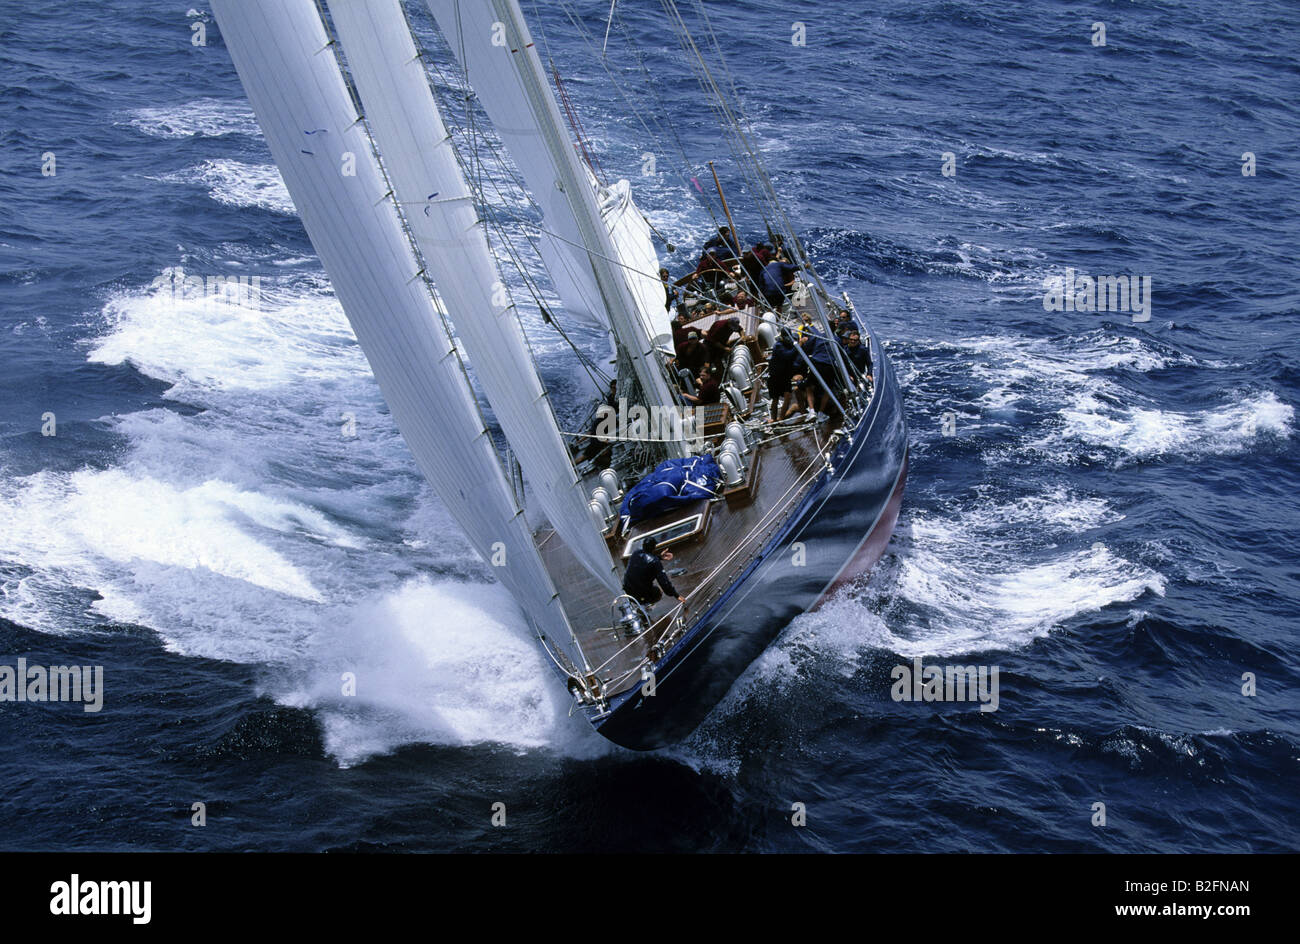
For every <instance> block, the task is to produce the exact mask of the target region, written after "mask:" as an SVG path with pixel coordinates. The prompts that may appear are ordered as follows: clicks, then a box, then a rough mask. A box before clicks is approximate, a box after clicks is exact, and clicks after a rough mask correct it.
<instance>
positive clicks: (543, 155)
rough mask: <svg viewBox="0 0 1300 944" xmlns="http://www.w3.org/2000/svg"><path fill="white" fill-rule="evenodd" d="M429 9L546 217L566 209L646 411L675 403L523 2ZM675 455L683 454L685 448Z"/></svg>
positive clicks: (434, 3) (448, 3)
mask: <svg viewBox="0 0 1300 944" xmlns="http://www.w3.org/2000/svg"><path fill="white" fill-rule="evenodd" d="M426 3H427V4H428V7H429V10H430V12H432V13H433V16H434V18H435V19H436V20H437V21H438V27H439V29H441V30H442V32H443V35H444V36H445V37H446V38H447V41H448V43H449V45H450V46H451V48H452V51H453V52H454V53H455V54H456V56H457V58H459V59H460V63H461V66H462V67H463V68H464V69H465V72H466V73H467V75H468V79H469V83H470V85H471V86H472V87H473V89H474V91H475V93H476V94H477V95H478V98H479V101H480V102H481V103H482V104H483V107H484V109H485V110H486V111H487V113H488V116H489V117H490V118H491V119H492V123H493V125H494V126H495V127H496V129H497V131H498V133H499V134H501V136H502V140H503V141H505V144H506V147H507V148H508V149H509V150H510V153H511V155H512V156H513V157H514V158H515V162H516V163H517V164H519V165H520V168H521V169H522V170H524V172H525V174H527V175H528V180H529V187H530V188H531V189H532V190H533V197H534V199H536V200H539V201H542V202H543V212H546V206H548V205H550V206H554V205H556V204H557V203H559V202H563V203H564V204H566V205H567V208H568V215H569V216H570V217H571V218H572V220H573V222H574V224H575V226H576V228H577V234H578V242H579V243H580V244H581V245H582V247H583V248H584V249H585V251H586V254H587V258H588V260H589V261H590V264H591V268H592V272H593V274H594V275H595V279H596V285H597V288H598V289H599V292H600V297H601V301H602V303H603V304H604V306H605V309H606V311H607V312H608V314H609V326H610V328H611V329H612V330H613V332H614V336H615V338H616V340H617V342H618V345H619V347H620V349H621V350H622V352H623V353H624V354H625V355H626V356H627V357H628V358H629V360H630V363H631V366H632V369H633V371H634V372H635V374H636V378H637V381H638V382H639V384H640V386H641V390H642V393H643V394H644V396H645V399H646V403H647V405H650V406H668V405H670V404H672V403H673V402H674V400H673V397H672V394H671V393H670V392H669V389H668V383H667V379H666V377H665V376H664V372H663V370H662V369H661V367H660V362H659V360H658V358H657V357H656V356H655V354H654V353H653V348H654V346H653V340H652V338H651V337H650V335H649V334H648V332H647V331H646V328H645V325H644V320H643V319H642V318H641V316H640V314H639V312H638V310H637V305H636V302H635V301H634V300H633V297H632V293H631V291H630V290H629V286H628V283H627V278H626V276H625V275H624V272H623V267H622V260H621V259H620V258H619V254H618V249H617V248H616V247H615V245H614V242H613V240H612V238H611V236H610V233H609V230H608V229H607V228H606V224H605V221H604V220H603V218H602V217H601V213H600V207H599V205H598V204H597V200H596V194H595V192H594V190H593V188H592V186H591V185H590V182H589V181H590V178H589V176H588V173H587V169H586V167H585V165H583V164H582V162H581V160H580V158H579V157H578V155H577V153H576V151H575V150H574V148H573V145H572V142H571V141H570V140H569V137H568V132H567V130H566V129H565V127H564V122H563V120H562V119H561V117H560V111H559V107H558V106H557V105H556V103H555V97H554V95H552V93H551V89H550V86H549V85H548V84H547V81H546V75H545V73H544V72H543V71H542V65H541V60H540V59H539V58H538V56H537V50H536V49H535V48H534V44H533V40H532V37H531V36H530V35H529V32H528V27H527V25H526V24H525V23H524V19H523V15H522V14H521V13H520V11H519V4H518V3H517V2H515V0H474V2H470V0H426ZM552 223H554V220H553V221H552ZM566 238H567V237H566ZM670 451H672V452H674V453H675V454H680V452H681V447H680V444H675V445H673V446H671V448H670Z"/></svg>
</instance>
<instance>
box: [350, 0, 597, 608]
mask: <svg viewBox="0 0 1300 944" xmlns="http://www.w3.org/2000/svg"><path fill="white" fill-rule="evenodd" d="M329 12H330V17H331V18H332V20H333V23H334V30H335V33H336V35H337V36H338V39H339V42H340V44H341V45H342V47H343V53H344V56H345V57H346V59H347V66H348V71H349V72H350V73H351V75H352V80H353V82H354V84H355V86H356V89H357V92H358V94H359V95H360V97H361V105H362V108H363V109H364V110H365V116H366V122H367V123H368V124H369V126H370V133H371V135H373V137H374V140H375V143H376V144H377V145H378V148H379V154H380V158H381V160H382V161H383V164H384V169H385V171H386V172H387V174H388V180H389V182H390V183H391V184H392V185H393V189H394V191H395V192H396V194H397V198H398V202H399V203H400V205H401V207H402V212H403V215H404V216H405V217H406V220H407V225H408V227H409V229H410V230H411V232H412V234H413V235H414V237H415V242H416V245H417V246H418V247H419V249H420V252H421V254H422V255H423V257H424V263H425V265H426V267H427V268H428V271H429V273H430V274H431V275H432V276H433V279H434V282H435V283H436V285H437V287H438V294H439V295H440V296H441V297H442V299H443V301H444V302H445V303H446V306H447V311H448V313H449V314H450V316H451V320H452V322H453V324H454V325H455V329H456V333H457V335H458V336H459V338H460V340H461V341H462V342H463V343H464V345H465V349H466V351H467V352H468V354H469V360H470V365H471V366H472V367H473V368H474V373H475V375H476V376H477V377H478V379H479V382H480V383H481V384H482V385H483V391H484V393H485V394H486V395H487V398H488V401H489V402H490V403H491V404H492V409H493V411H494V413H495V414H496V418H497V421H498V422H499V423H500V424H501V429H502V431H503V432H504V433H505V435H506V439H507V440H509V442H510V446H511V448H512V449H513V450H514V453H515V456H516V457H517V458H518V460H519V464H520V465H521V466H522V467H523V470H524V474H525V476H526V478H527V480H528V483H529V485H530V486H531V488H532V495H533V497H534V498H535V499H536V501H537V502H538V504H539V505H540V506H541V509H542V511H543V512H544V513H545V514H546V516H547V518H548V519H549V520H550V523H551V526H552V527H554V528H555V531H556V533H557V534H558V535H559V537H560V538H561V539H562V540H563V541H564V542H565V544H567V545H568V546H569V549H570V550H571V551H572V552H573V554H574V556H575V557H576V558H577V559H578V560H579V561H581V562H582V563H583V564H584V565H585V566H586V567H587V569H588V570H590V571H591V572H592V573H593V574H594V575H595V576H596V577H597V579H599V580H601V581H602V582H603V583H604V584H605V585H606V587H608V588H609V590H610V591H611V593H618V592H619V590H618V587H619V579H618V575H617V572H616V571H615V568H614V562H613V558H612V557H611V555H610V552H609V547H608V546H607V545H606V543H605V539H604V538H603V537H602V536H601V534H600V533H599V532H598V531H597V530H596V528H595V526H594V524H593V523H592V519H591V513H590V511H589V510H588V507H587V502H588V501H589V498H588V496H587V495H586V494H585V493H584V492H583V491H582V487H581V481H580V479H579V476H578V473H577V471H576V470H575V469H574V466H573V460H572V458H571V457H570V454H569V450H568V447H567V446H566V445H565V443H564V439H563V437H562V436H561V435H560V431H559V428H558V426H557V424H556V420H555V415H554V413H553V412H552V410H551V406H550V402H549V400H548V399H547V395H546V390H545V388H544V387H543V385H542V382H541V379H540V378H539V377H538V376H537V370H536V367H535V365H534V363H533V359H532V354H531V353H530V351H529V349H528V344H527V340H526V339H525V337H524V332H523V329H522V328H521V327H520V324H519V318H518V315H517V313H516V312H515V310H514V308H513V307H512V306H511V305H510V303H509V300H508V298H507V296H506V293H505V289H504V287H503V285H502V283H501V274H500V272H499V271H498V269H497V265H496V260H495V259H494V258H493V256H492V252H491V249H490V248H489V246H488V241H487V237H486V234H485V232H484V227H483V225H482V224H481V223H480V221H479V214H478V209H477V207H476V206H475V203H474V200H473V194H472V192H471V191H470V188H469V185H468V184H467V183H466V181H465V177H464V173H463V171H462V170H461V167H460V164H459V163H458V162H457V159H456V154H455V151H454V150H453V144H452V141H451V138H450V136H449V135H448V133H447V128H446V126H445V124H444V123H443V120H442V116H441V115H440V114H439V112H438V107H437V104H436V102H435V101H434V97H433V91H432V89H430V87H429V81H428V76H427V74H426V73H425V70H424V63H423V62H422V61H421V59H420V58H419V54H418V52H417V50H416V47H415V42H414V39H413V38H412V36H411V32H410V27H409V24H408V23H407V20H406V16H405V14H404V13H403V12H402V8H401V4H400V0H329Z"/></svg>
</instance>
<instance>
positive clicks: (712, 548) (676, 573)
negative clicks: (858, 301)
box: [536, 296, 865, 695]
mask: <svg viewBox="0 0 1300 944" xmlns="http://www.w3.org/2000/svg"><path fill="white" fill-rule="evenodd" d="M811 304H812V302H811V300H810V298H809V297H807V296H802V297H796V299H795V300H794V301H793V303H792V304H791V305H790V306H789V307H788V308H787V309H786V311H785V312H784V313H783V314H782V317H781V320H782V321H783V322H784V323H785V324H786V325H787V326H789V327H791V328H793V327H795V326H797V324H798V319H799V317H800V316H801V315H802V314H803V312H804V311H805V310H808V311H811V310H812V309H811ZM712 320H713V318H712V317H709V318H706V319H704V321H697V322H696V323H694V324H693V325H692V326H693V327H694V326H699V327H704V326H705V322H709V323H711V322H712ZM745 323H746V324H751V325H752V324H756V323H757V322H756V321H755V320H753V319H752V318H751V319H750V320H749V321H747V322H745ZM864 335H865V332H864ZM744 343H745V344H746V345H747V346H748V347H749V348H750V351H751V353H752V354H753V355H754V357H753V360H754V363H755V365H756V367H757V368H758V370H759V376H757V377H756V379H755V382H754V385H753V387H752V389H751V390H749V391H748V397H747V399H748V404H747V409H746V414H747V415H746V416H744V417H740V419H742V420H745V421H748V422H750V423H753V422H754V420H755V419H763V420H766V416H765V415H764V411H765V410H766V409H767V406H766V404H765V403H762V402H761V399H760V394H761V392H762V391H763V390H764V389H765V388H766V379H765V377H764V376H763V374H764V372H765V369H766V364H765V363H764V357H763V352H762V351H761V349H760V348H759V346H758V345H757V343H756V341H755V340H754V338H753V337H747V338H746V339H745V341H744ZM713 409H715V410H716V411H718V413H719V416H718V417H716V418H715V420H714V422H712V423H708V424H707V425H706V426H705V436H706V440H707V446H706V449H705V450H704V451H706V452H710V453H712V452H714V450H715V449H716V448H717V447H718V446H719V445H720V442H721V437H720V434H721V433H722V429H723V426H724V425H725V423H726V422H727V421H728V420H730V419H732V418H733V417H732V416H731V412H730V408H729V407H727V406H725V402H724V404H720V405H716V406H715V407H713ZM719 420H720V421H719ZM790 425H791V424H785V425H776V426H769V427H768V431H769V432H772V433H775V432H776V431H785V432H784V433H783V435H780V436H775V435H774V436H772V437H770V438H768V439H767V441H766V442H765V443H764V444H762V445H759V446H757V447H755V448H754V450H753V452H752V453H751V454H750V456H749V457H747V460H746V461H747V464H748V468H750V469H752V468H754V466H753V463H755V462H757V468H756V474H755V475H754V476H753V479H752V484H751V486H750V487H749V488H745V489H736V490H727V489H725V487H723V488H722V493H721V494H720V495H719V497H718V498H715V499H712V500H711V502H710V503H709V505H710V508H709V515H708V523H707V527H706V529H705V531H704V533H703V534H702V535H701V536H700V537H698V538H695V539H692V540H691V541H689V542H684V543H681V544H676V545H673V546H672V547H670V548H668V549H669V550H671V551H672V552H673V559H672V560H671V561H668V562H666V563H665V569H666V570H667V571H668V576H669V579H670V580H672V582H673V585H674V586H675V587H676V588H677V591H678V592H679V593H680V594H681V595H682V596H684V597H685V598H686V607H685V609H684V610H682V609H681V608H680V607H679V605H678V603H677V601H676V600H672V599H668V598H665V599H661V600H660V601H659V602H658V603H657V604H655V606H654V607H652V608H650V619H651V620H652V621H653V625H652V626H651V627H650V629H649V630H648V631H646V632H643V633H642V634H641V635H640V636H638V637H634V638H633V637H626V636H623V635H620V634H618V633H616V631H615V630H614V629H613V628H612V627H613V623H614V620H615V619H616V616H615V614H614V613H613V612H612V610H613V604H614V597H613V596H611V594H610V592H609V591H608V590H607V589H606V588H605V587H604V586H602V585H601V584H600V583H599V582H598V581H597V580H596V578H595V577H593V576H592V575H591V574H590V573H589V572H588V571H587V569H586V568H585V567H583V566H582V565H581V564H580V563H579V562H578V560H577V559H576V558H575V557H574V556H573V554H572V552H570V550H569V548H568V547H567V546H566V545H565V544H564V543H563V542H562V541H561V540H560V538H559V537H558V536H557V535H556V534H555V533H554V532H553V531H551V530H550V529H549V528H547V529H545V530H542V531H539V532H538V533H537V535H536V538H537V542H538V547H539V550H540V551H541V555H542V561H543V563H544V564H545V566H546V569H547V571H548V572H549V573H550V575H551V579H552V580H553V581H554V583H555V586H556V587H557V588H558V590H559V593H560V600H561V602H562V604H563V605H564V609H565V612H566V613H567V614H568V616H569V620H570V623H571V625H572V626H573V629H574V632H575V634H576V636H577V638H578V642H579V644H580V645H581V646H582V650H583V652H584V654H585V656H586V659H587V662H588V663H589V665H590V666H591V669H592V672H593V674H594V675H596V676H597V677H598V678H599V680H600V684H601V687H602V688H603V689H604V691H605V694H606V695H614V694H617V693H619V692H622V691H626V690H627V689H629V688H631V687H633V686H634V685H638V684H640V682H641V672H640V668H641V666H642V664H643V663H644V662H645V661H646V659H647V657H648V656H651V655H652V650H654V649H656V647H658V651H657V652H655V653H653V656H654V658H656V659H657V658H658V656H661V655H662V654H663V649H664V648H665V647H666V646H669V645H671V644H672V642H674V641H675V640H676V639H677V638H679V636H680V634H681V633H682V632H684V631H686V630H689V628H690V627H691V625H692V624H693V622H694V621H695V620H697V619H698V618H699V617H700V616H701V615H702V614H703V613H704V612H705V611H707V610H708V608H709V607H710V606H711V605H712V604H713V602H714V601H715V600H717V598H718V597H719V596H720V595H721V594H722V593H723V591H725V590H726V589H727V588H728V587H729V586H730V585H731V583H732V582H733V581H734V580H735V579H736V577H738V576H739V574H740V573H741V571H743V570H744V569H745V567H746V566H747V565H748V564H749V562H750V561H751V560H752V559H753V558H754V556H755V555H756V554H757V553H758V552H759V551H760V550H761V549H762V548H763V547H764V546H765V545H766V543H767V541H768V539H769V538H770V537H771V535H772V534H773V533H774V532H775V531H777V530H778V529H779V528H780V526H781V524H782V523H783V522H784V521H785V519H786V518H787V517H788V516H789V514H790V513H791V512H792V511H793V510H794V508H795V507H796V506H797V504H798V501H799V499H800V498H801V497H802V496H803V494H804V493H805V492H806V491H807V490H808V488H809V487H810V486H811V484H812V482H813V481H814V480H815V479H816V478H817V474H818V473H819V472H820V470H821V469H822V467H823V463H824V461H825V455H826V451H827V443H828V439H829V437H830V436H831V435H832V431H833V430H834V428H835V425H836V424H835V423H834V422H823V423H818V424H815V425H813V424H812V423H808V422H805V423H802V424H798V423H797V422H796V423H795V424H794V425H795V426H796V428H795V429H793V430H788V427H789V426H790ZM597 484H599V483H598V481H596V477H595V476H591V477H590V479H589V480H588V481H585V482H584V486H585V488H586V490H587V491H588V492H590V490H591V489H592V488H594V487H595V486H596V485H597ZM634 484H635V482H627V483H625V485H626V487H631V486H632V485H634ZM685 514H686V513H685V512H677V513H674V514H673V515H671V516H669V517H667V518H665V519H662V520H661V521H659V522H641V523H639V524H638V528H637V530H642V531H643V530H645V529H646V526H647V525H650V526H652V527H653V526H655V525H659V524H667V523H669V522H670V521H673V520H677V519H680V518H682V517H685ZM628 539H629V538H628V536H626V535H623V534H622V532H621V531H620V532H619V535H618V537H617V539H611V540H610V541H609V548H610V554H611V557H612V558H613V559H614V560H615V562H616V563H617V564H618V568H619V572H620V573H622V570H623V561H622V556H621V555H622V551H623V548H624V546H625V544H626V542H627V540H628ZM679 612H680V617H679ZM661 643H663V645H662V646H661V645H660V644H661Z"/></svg>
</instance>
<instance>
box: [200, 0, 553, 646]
mask: <svg viewBox="0 0 1300 944" xmlns="http://www.w3.org/2000/svg"><path fill="white" fill-rule="evenodd" d="M213 12H214V13H215V14H216V17H217V22H218V24H219V26H220V28H221V33H222V36H223V38H224V40H225V43H226V46H227V48H228V49H229V50H230V57H231V59H232V60H233V61H234V64H235V68H236V69H237V71H238V72H239V77H240V79H241V80H242V82H243V85H244V89H245V91H246V93H247V95H248V100H249V102H250V104H251V105H252V107H253V111H254V112H255V113H256V114H257V119H258V123H259V124H260V125H261V127H262V132H263V134H264V135H265V137H266V141H267V144H268V145H269V147H270V149H271V154H272V155H273V157H274V158H275V162H276V164H277V165H278V166H279V168H280V173H281V174H282V175H283V177H284V182H285V185H286V187H288V190H289V194H290V195H291V196H292V197H293V201H294V206H295V207H297V209H298V215H299V216H300V217H301V219H302V223H303V227H304V228H305V229H306V231H307V235H308V236H309V237H310V238H311V241H312V245H313V246H314V247H315V248H316V252H317V254H318V255H319V256H320V259H321V262H322V263H323V264H324V266H325V269H326V272H327V273H328V274H329V277H330V281H331V283H332V284H333V286H334V291H335V293H336V294H337V296H338V298H339V301H340V302H341V303H342V305H343V310H344V311H345V312H346V314H347V316H348V320H349V321H350V322H351V324H352V327H353V330H354V331H355V333H356V336H357V340H358V341H359V342H360V343H361V347H362V349H363V350H364V351H365V353H366V357H367V359H368V360H369V361H370V366H371V369H372V370H373V371H374V374H375V378H376V379H377V380H378V381H379V386H380V389H381V390H382V391H383V394H384V399H385V400H386V401H387V403H388V406H389V409H390V410H391V411H392V415H393V418H394V420H396V422H397V425H398V427H399V428H400V429H401V431H402V435H403V437H404V438H405V440H406V443H407V445H408V446H409V447H410V450H411V453H412V455H413V456H414V457H415V460H416V462H417V464H418V465H419V467H420V469H421V471H422V472H423V473H424V475H425V476H426V478H428V480H429V482H430V483H431V484H432V485H433V487H434V489H435V490H436V491H437V492H438V495H439V496H440V497H441V499H442V501H443V503H444V504H445V505H446V506H447V509H448V510H449V511H450V512H451V514H452V515H453V517H455V519H456V521H457V523H459V524H460V526H461V527H462V528H463V529H464V531H465V534H466V535H467V536H468V537H469V540H470V542H471V543H472V544H473V546H474V548H475V550H477V551H478V553H479V554H480V555H481V556H482V557H483V558H484V559H485V560H494V562H501V561H502V560H504V566H501V567H499V568H498V569H497V573H498V575H499V576H500V579H501V582H502V583H504V584H505V585H506V587H507V588H508V589H509V590H510V591H511V592H512V593H513V594H514V595H515V599H516V600H518V601H519V602H520V604H521V606H523V607H524V609H525V611H526V612H527V613H528V615H529V616H530V617H531V618H532V619H533V621H534V623H535V625H536V626H537V627H538V629H539V630H541V631H543V632H545V633H547V634H548V635H550V636H551V638H552V639H553V640H565V639H567V638H569V629H568V622H567V619H566V618H565V615H564V612H563V610H562V608H561V607H560V604H559V600H558V597H557V595H556V593H555V589H554V587H553V586H552V584H551V581H550V577H549V576H548V574H547V572H546V569H545V567H544V566H543V565H542V562H541V558H540V555H539V554H538V552H537V549H536V547H535V546H534V544H533V538H532V534H531V532H530V530H529V527H528V524H527V522H526V521H525V519H524V515H523V514H522V512H521V511H520V510H519V508H518V506H517V504H516V503H515V501H514V500H513V498H512V496H511V492H510V489H509V487H508V485H507V483H506V480H505V476H504V473H503V471H502V467H501V462H500V459H499V456H498V455H497V453H496V449H495V447H494V445H493V443H492V440H491V437H490V436H489V434H488V432H487V430H486V429H485V428H484V425H483V421H482V418H481V416H480V415H479V413H478V407H477V403H476V402H475V399H474V394H473V391H472V390H471V389H470V386H469V381H468V378H467V377H466V375H465V373H464V370H463V367H462V365H461V364H460V362H459V359H458V356H457V354H456V352H455V349H454V347H453V345H452V341H451V338H450V337H449V336H448V334H447V332H446V330H445V328H444V327H443V324H442V321H441V320H440V318H439V316H438V314H437V312H436V310H435V308H434V300H433V296H432V294H431V292H430V291H429V288H428V286H427V284H426V283H425V282H424V280H423V279H422V278H421V277H420V275H419V271H418V265H417V262H416V258H415V254H414V252H413V250H412V248H411V245H410V241H409V239H408V238H407V236H406V233H405V231H404V230H403V228H402V223H401V219H400V217H399V216H398V213H397V210H396V208H395V207H394V205H393V203H392V201H391V198H390V196H389V194H388V185H387V183H385V181H384V178H383V175H382V173H381V171H380V169H379V166H378V164H377V162H376V161H375V158H374V154H373V152H372V148H371V142H370V139H369V136H368V134H367V133H366V129H365V125H364V124H363V123H362V122H361V120H360V118H359V116H358V115H357V113H356V109H355V108H354V107H353V103H352V98H351V96H350V94H349V91H348V88H347V85H346V83H345V81H344V78H343V75H342V73H341V71H340V69H339V65H338V60H337V58H336V57H335V54H334V50H333V48H332V47H331V46H330V45H329V38H328V36H327V35H326V33H325V29H324V25H323V24H322V22H321V18H320V13H319V11H318V9H317V7H316V4H315V2H314V0H214V2H213Z"/></svg>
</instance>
